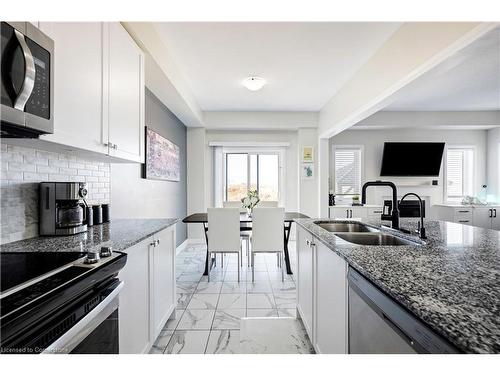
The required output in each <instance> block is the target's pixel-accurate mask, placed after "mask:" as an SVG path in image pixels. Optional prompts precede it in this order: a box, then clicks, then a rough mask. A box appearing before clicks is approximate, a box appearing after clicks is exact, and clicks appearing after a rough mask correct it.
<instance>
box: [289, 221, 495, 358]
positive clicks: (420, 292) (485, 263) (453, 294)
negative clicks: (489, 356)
mask: <svg viewBox="0 0 500 375" xmlns="http://www.w3.org/2000/svg"><path fill="white" fill-rule="evenodd" d="M318 220H319V219H297V220H295V221H296V222H297V224H298V225H299V226H301V227H303V228H305V229H306V230H307V231H309V232H310V233H312V234H313V235H315V236H316V237H317V238H318V239H319V240H320V241H321V242H323V243H324V244H325V245H326V246H328V247H329V248H331V249H332V250H333V251H335V252H336V253H338V254H339V255H340V256H342V257H343V258H344V259H345V260H346V261H347V262H348V263H349V265H350V266H351V267H353V268H355V269H356V270H357V271H358V272H360V273H361V274H363V275H364V276H365V277H366V278H368V279H369V280H371V281H372V282H373V283H374V284H375V285H377V286H378V287H379V288H380V289H382V290H383V291H385V292H386V293H387V294H388V295H389V296H391V297H392V298H393V299H394V300H396V301H397V302H399V303H400V304H401V305H402V306H403V307H405V308H406V309H407V310H409V311H410V312H412V313H413V314H414V315H415V316H417V317H418V318H420V319H421V320H422V321H423V322H425V323H426V324H427V325H428V326H429V327H431V328H432V329H433V330H434V331H435V332H437V333H439V334H440V335H441V336H443V337H444V338H446V339H448V340H449V341H450V342H451V343H453V344H454V345H455V346H456V347H457V348H458V349H459V350H461V351H464V352H467V353H500V232H499V231H493V230H488V229H482V228H477V227H472V226H466V225H460V224H455V223H450V222H441V221H426V222H425V227H426V230H427V237H428V239H427V240H425V244H423V245H421V246H362V245H355V244H351V243H349V242H345V241H343V240H342V239H340V238H339V237H336V236H335V235H334V234H333V233H330V232H328V231H326V230H324V229H323V228H321V227H319V226H318V225H316V224H314V222H315V221H318ZM324 221H327V220H324ZM345 221H349V220H345ZM351 221H352V220H351ZM362 222H363V223H365V224H368V225H371V226H374V227H377V228H380V224H381V223H382V222H381V221H380V220H363V221H362ZM385 223H386V222H384V224H385ZM416 224H417V221H416V220H412V219H401V227H402V228H408V229H415V228H416ZM402 236H403V237H406V238H412V239H417V240H418V237H417V236H412V235H402Z"/></svg>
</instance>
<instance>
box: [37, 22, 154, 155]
mask: <svg viewBox="0 0 500 375" xmlns="http://www.w3.org/2000/svg"><path fill="white" fill-rule="evenodd" d="M39 27H40V29H41V30H42V31H43V32H44V33H46V34H47V35H48V36H49V37H50V38H52V39H53V40H54V55H55V63H54V134H50V135H45V136H42V137H41V139H42V140H46V141H49V143H50V142H52V143H56V144H59V145H65V146H70V147H72V148H75V151H78V150H84V151H91V152H93V153H98V154H102V155H109V156H111V157H113V158H116V160H117V161H119V160H118V159H120V160H126V161H133V162H138V163H142V162H143V161H144V160H143V159H144V105H145V104H144V100H145V98H144V95H145V93H144V90H145V85H144V55H143V53H142V51H141V49H140V48H139V47H138V46H137V44H135V42H134V40H133V39H132V38H131V37H130V35H129V34H128V33H127V31H126V30H125V29H124V28H123V26H122V25H121V24H120V23H99V22H70V23H61V22H40V25H39ZM110 161H113V159H110Z"/></svg>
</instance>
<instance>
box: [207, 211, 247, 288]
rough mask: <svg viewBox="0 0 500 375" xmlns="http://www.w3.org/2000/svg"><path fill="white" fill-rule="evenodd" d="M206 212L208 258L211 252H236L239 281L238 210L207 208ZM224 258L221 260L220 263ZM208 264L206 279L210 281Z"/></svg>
mask: <svg viewBox="0 0 500 375" xmlns="http://www.w3.org/2000/svg"><path fill="white" fill-rule="evenodd" d="M207 212H208V233H207V235H208V258H209V259H211V258H212V254H216V256H217V253H221V255H223V254H227V253H237V254H238V263H237V267H238V282H239V281H240V256H241V243H240V211H239V210H238V209H237V208H209V209H208V210H207ZM223 262H224V260H223V261H222V263H223ZM210 268H211V267H210V265H209V267H208V281H210Z"/></svg>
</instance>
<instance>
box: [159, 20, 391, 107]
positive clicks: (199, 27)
mask: <svg viewBox="0 0 500 375" xmlns="http://www.w3.org/2000/svg"><path fill="white" fill-rule="evenodd" d="M399 26H400V24H399V23H367V22H364V23H340V22H337V23H336V22H331V23H319V22H316V23H312V22H311V23H308V22H300V23H277V22H274V23H263V22H258V23H247V22H245V23H230V22H229V23H227V22H226V23H225V22H217V23H207V22H199V23H156V24H155V28H156V30H157V32H158V34H159V35H160V37H161V38H162V40H163V42H164V44H165V46H166V48H167V49H168V51H169V53H170V56H171V57H172V59H173V60H174V62H175V64H176V65H177V67H178V69H179V70H180V73H181V74H182V76H183V78H184V80H185V81H186V83H187V85H188V87H189V88H190V89H191V91H192V93H193V95H194V97H195V99H196V101H197V103H198V104H199V106H200V108H201V110H203V111H319V110H320V109H321V108H322V107H323V106H324V105H325V103H326V102H328V101H329V100H330V99H331V98H332V97H333V95H334V94H335V93H336V91H337V90H339V89H340V87H341V86H342V85H343V84H344V83H345V82H346V81H347V80H348V79H349V78H350V77H351V76H353V75H354V73H355V72H356V71H357V70H358V69H359V68H360V67H361V66H362V65H363V64H364V63H365V62H366V61H367V60H368V59H369V58H370V57H371V56H372V55H373V54H374V53H375V51H376V50H377V49H378V48H379V47H380V46H381V45H382V44H383V43H384V42H385V41H386V40H387V39H388V38H389V37H390V36H391V35H392V33H393V32H394V31H396V29H397V28H398V27H399ZM250 75H257V76H260V77H263V78H265V79H266V80H267V82H268V84H267V85H266V86H265V87H264V88H263V89H262V90H261V91H257V92H251V91H248V90H247V89H246V88H244V87H243V86H242V85H241V81H242V80H243V79H244V78H246V77H248V76H250Z"/></svg>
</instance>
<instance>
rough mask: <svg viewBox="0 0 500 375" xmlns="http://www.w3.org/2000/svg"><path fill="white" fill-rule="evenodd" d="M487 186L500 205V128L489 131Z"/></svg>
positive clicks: (489, 192)
mask: <svg viewBox="0 0 500 375" xmlns="http://www.w3.org/2000/svg"><path fill="white" fill-rule="evenodd" d="M487 138H488V149H487V162H486V166H487V184H488V194H491V195H493V196H494V198H493V199H494V201H496V203H500V128H496V129H491V130H488V133H487Z"/></svg>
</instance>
